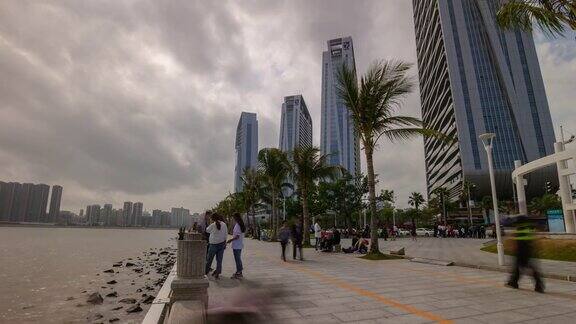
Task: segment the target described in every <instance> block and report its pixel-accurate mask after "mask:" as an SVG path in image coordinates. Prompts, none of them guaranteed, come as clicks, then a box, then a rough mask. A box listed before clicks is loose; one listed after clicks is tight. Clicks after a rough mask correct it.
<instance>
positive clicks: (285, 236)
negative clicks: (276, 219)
mask: <svg viewBox="0 0 576 324" xmlns="http://www.w3.org/2000/svg"><path fill="white" fill-rule="evenodd" d="M289 239H290V228H289V227H288V223H286V221H283V222H282V227H281V228H280V231H279V232H278V240H279V241H280V245H281V246H282V260H283V261H284V262H286V246H287V245H288V240H289Z"/></svg>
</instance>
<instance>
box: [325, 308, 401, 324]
mask: <svg viewBox="0 0 576 324" xmlns="http://www.w3.org/2000/svg"><path fill="white" fill-rule="evenodd" d="M332 315H334V316H335V317H337V318H338V319H340V320H341V321H343V322H355V321H359V320H371V319H379V318H383V317H388V316H392V314H390V313H388V312H386V311H383V310H381V309H370V310H360V311H351V312H342V313H334V314H332Z"/></svg>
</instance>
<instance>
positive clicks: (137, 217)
mask: <svg viewBox="0 0 576 324" xmlns="http://www.w3.org/2000/svg"><path fill="white" fill-rule="evenodd" d="M143 208H144V204H142V203H141V202H135V203H134V206H133V208H132V220H131V224H132V226H140V225H142V209H143Z"/></svg>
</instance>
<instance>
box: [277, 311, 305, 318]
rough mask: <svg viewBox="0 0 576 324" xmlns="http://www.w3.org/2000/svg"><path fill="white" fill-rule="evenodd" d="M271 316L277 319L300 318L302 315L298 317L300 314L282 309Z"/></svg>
mask: <svg viewBox="0 0 576 324" xmlns="http://www.w3.org/2000/svg"><path fill="white" fill-rule="evenodd" d="M272 316H273V317H274V318H278V319H285V318H295V317H302V315H300V313H298V312H297V311H295V310H293V309H282V310H276V311H272Z"/></svg>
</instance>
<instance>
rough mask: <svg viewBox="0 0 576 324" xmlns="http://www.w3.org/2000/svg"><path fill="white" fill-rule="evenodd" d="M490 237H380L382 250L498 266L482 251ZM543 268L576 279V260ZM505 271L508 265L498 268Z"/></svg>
mask: <svg viewBox="0 0 576 324" xmlns="http://www.w3.org/2000/svg"><path fill="white" fill-rule="evenodd" d="M489 241H491V240H480V239H459V238H434V237H430V238H418V240H417V241H412V239H410V238H400V239H397V240H396V241H390V240H388V241H384V240H383V239H381V240H379V244H380V250H382V251H389V250H397V249H399V248H401V247H404V248H405V249H406V255H408V256H411V257H420V258H428V259H436V260H444V261H453V262H459V263H465V264H468V265H479V266H487V267H493V268H498V256H497V255H496V254H495V253H490V252H484V251H481V250H480V248H482V247H483V245H482V244H483V243H485V242H489ZM350 244H351V240H349V239H344V240H343V242H342V246H345V247H347V246H350ZM512 262H513V259H512V258H511V257H509V256H506V263H507V264H508V265H510V264H512ZM539 263H540V268H541V270H542V272H544V273H546V274H552V275H557V276H571V277H572V278H576V262H563V261H553V260H540V262H539ZM499 268H500V269H502V270H505V269H507V268H508V267H499Z"/></svg>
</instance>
